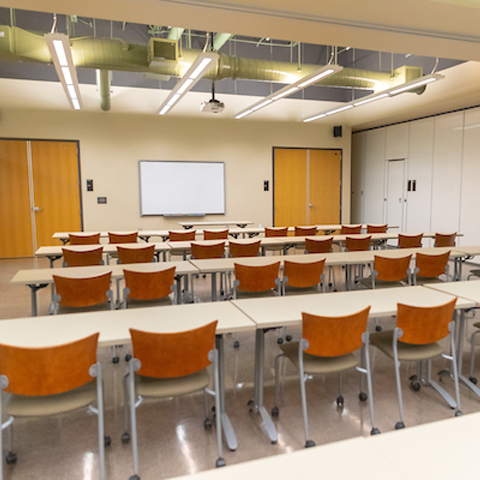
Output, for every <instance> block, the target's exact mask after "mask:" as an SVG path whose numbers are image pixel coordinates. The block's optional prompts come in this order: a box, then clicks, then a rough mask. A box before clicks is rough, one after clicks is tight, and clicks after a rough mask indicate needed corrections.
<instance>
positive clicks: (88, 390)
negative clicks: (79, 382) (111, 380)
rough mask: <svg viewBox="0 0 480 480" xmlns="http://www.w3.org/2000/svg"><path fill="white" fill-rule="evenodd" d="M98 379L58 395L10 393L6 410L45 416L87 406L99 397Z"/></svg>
mask: <svg viewBox="0 0 480 480" xmlns="http://www.w3.org/2000/svg"><path fill="white" fill-rule="evenodd" d="M96 392H97V391H96V381H95V380H92V381H91V382H88V383H87V384H85V385H83V386H81V387H79V388H76V389H75V390H70V391H69V392H65V393H59V394H57V395H46V396H41V397H39V396H27V395H13V394H11V393H10V394H8V395H7V396H6V399H5V411H6V413H7V414H9V415H12V416H14V417H43V416H47V415H56V414H59V413H65V412H70V411H72V410H77V409H78V408H82V407H86V406H87V405H90V404H91V403H93V402H94V401H95V400H96V398H97V393H96Z"/></svg>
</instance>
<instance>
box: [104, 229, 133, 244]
mask: <svg viewBox="0 0 480 480" xmlns="http://www.w3.org/2000/svg"><path fill="white" fill-rule="evenodd" d="M137 238H138V232H132V233H111V232H108V243H137Z"/></svg>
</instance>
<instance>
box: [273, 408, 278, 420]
mask: <svg viewBox="0 0 480 480" xmlns="http://www.w3.org/2000/svg"><path fill="white" fill-rule="evenodd" d="M278 414H279V411H278V407H273V408H272V417H275V418H277V417H278Z"/></svg>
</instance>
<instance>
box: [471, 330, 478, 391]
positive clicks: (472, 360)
mask: <svg viewBox="0 0 480 480" xmlns="http://www.w3.org/2000/svg"><path fill="white" fill-rule="evenodd" d="M478 334H480V330H477V331H476V332H473V334H472V337H471V340H470V344H471V350H470V353H471V355H470V378H469V380H470V381H471V382H472V383H477V379H476V378H474V376H473V368H474V366H475V337H476V336H477V335H478Z"/></svg>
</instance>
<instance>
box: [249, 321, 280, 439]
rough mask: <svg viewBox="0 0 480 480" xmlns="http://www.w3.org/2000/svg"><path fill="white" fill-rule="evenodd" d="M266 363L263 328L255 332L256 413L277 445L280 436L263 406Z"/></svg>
mask: <svg viewBox="0 0 480 480" xmlns="http://www.w3.org/2000/svg"><path fill="white" fill-rule="evenodd" d="M264 362H265V331H264V330H263V329H262V328H259V329H257V331H256V332H255V401H254V405H255V411H256V412H258V413H260V416H261V417H262V420H263V424H262V426H263V428H264V429H265V431H266V432H267V435H268V437H269V438H270V441H271V442H272V443H277V440H278V435H277V430H276V429H275V425H274V424H273V421H272V418H271V417H270V415H269V414H268V412H267V409H266V408H265V407H264V405H263V368H264Z"/></svg>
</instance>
